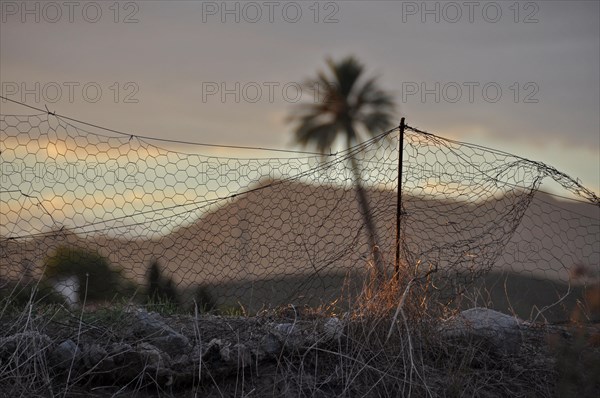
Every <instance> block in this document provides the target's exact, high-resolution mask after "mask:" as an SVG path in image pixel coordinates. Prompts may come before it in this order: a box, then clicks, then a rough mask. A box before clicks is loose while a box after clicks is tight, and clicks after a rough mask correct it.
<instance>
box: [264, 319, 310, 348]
mask: <svg viewBox="0 0 600 398" xmlns="http://www.w3.org/2000/svg"><path fill="white" fill-rule="evenodd" d="M272 333H273V335H274V336H275V337H277V339H278V340H279V342H280V343H281V344H282V345H283V346H284V347H287V348H292V349H295V348H299V347H300V346H302V343H303V338H302V333H301V332H300V328H299V327H298V326H297V325H296V324H295V323H278V324H276V325H275V326H274V327H273V330H272Z"/></svg>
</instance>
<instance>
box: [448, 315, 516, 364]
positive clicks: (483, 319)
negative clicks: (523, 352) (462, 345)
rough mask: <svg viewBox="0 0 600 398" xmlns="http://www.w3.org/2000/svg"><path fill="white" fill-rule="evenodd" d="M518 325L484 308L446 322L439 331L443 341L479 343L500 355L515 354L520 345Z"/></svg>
mask: <svg viewBox="0 0 600 398" xmlns="http://www.w3.org/2000/svg"><path fill="white" fill-rule="evenodd" d="M520 325H521V322H520V321H519V320H518V319H517V318H515V317H513V316H510V315H506V314H503V313H501V312H498V311H494V310H490V309H487V308H471V309H468V310H466V311H463V312H461V313H460V314H458V315H456V316H453V317H451V318H449V319H448V320H446V321H445V322H444V323H443V324H442V326H441V328H440V332H441V333H442V335H443V336H444V337H446V338H450V339H462V340H467V341H479V342H483V343H484V345H485V346H486V347H488V348H490V349H491V350H492V351H496V352H499V353H502V354H517V353H518V352H519V351H520V348H521V343H522V340H523V339H522V334H521V328H520Z"/></svg>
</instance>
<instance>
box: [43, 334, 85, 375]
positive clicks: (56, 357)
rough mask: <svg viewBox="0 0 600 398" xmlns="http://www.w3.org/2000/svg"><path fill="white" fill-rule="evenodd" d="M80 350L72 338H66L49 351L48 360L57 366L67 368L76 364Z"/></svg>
mask: <svg viewBox="0 0 600 398" xmlns="http://www.w3.org/2000/svg"><path fill="white" fill-rule="evenodd" d="M80 355H81V350H80V349H79V348H78V347H77V344H75V343H74V342H73V340H71V339H68V340H65V341H63V342H62V343H60V344H59V345H57V346H56V347H55V348H54V349H53V350H52V352H51V353H50V360H51V361H52V362H53V363H54V364H55V365H56V366H57V367H59V368H63V369H66V368H69V367H71V365H73V366H75V365H76V364H77V360H78V357H80Z"/></svg>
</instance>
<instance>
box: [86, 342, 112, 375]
mask: <svg viewBox="0 0 600 398" xmlns="http://www.w3.org/2000/svg"><path fill="white" fill-rule="evenodd" d="M82 351H83V352H82V354H81V357H82V359H83V363H84V365H85V366H86V367H87V368H88V369H92V368H94V367H97V366H99V365H100V364H101V363H102V366H101V367H102V368H103V369H110V368H111V365H114V361H113V360H112V358H109V357H108V352H106V350H105V349H104V348H103V347H101V346H100V345H99V344H90V345H88V346H87V347H85V348H84V349H83V350H82Z"/></svg>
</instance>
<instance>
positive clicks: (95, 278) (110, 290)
mask: <svg viewBox="0 0 600 398" xmlns="http://www.w3.org/2000/svg"><path fill="white" fill-rule="evenodd" d="M69 276H75V277H77V279H78V281H79V290H78V298H79V301H80V302H83V301H84V299H85V300H86V301H87V302H92V301H104V300H112V299H113V298H115V296H116V295H125V294H128V293H129V292H130V291H132V290H133V285H132V284H131V283H127V281H125V280H124V279H123V277H122V275H121V272H120V271H119V270H117V269H114V268H113V267H111V265H110V263H109V261H108V260H107V259H106V258H105V257H103V256H101V255H100V254H99V253H97V252H95V251H91V250H86V249H81V248H75V247H67V246H59V247H58V248H57V249H56V251H55V252H54V254H52V255H51V256H50V257H48V258H47V259H46V261H45V271H44V282H45V283H52V282H53V281H57V280H59V279H61V278H64V277H69ZM86 284H87V288H86Z"/></svg>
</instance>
